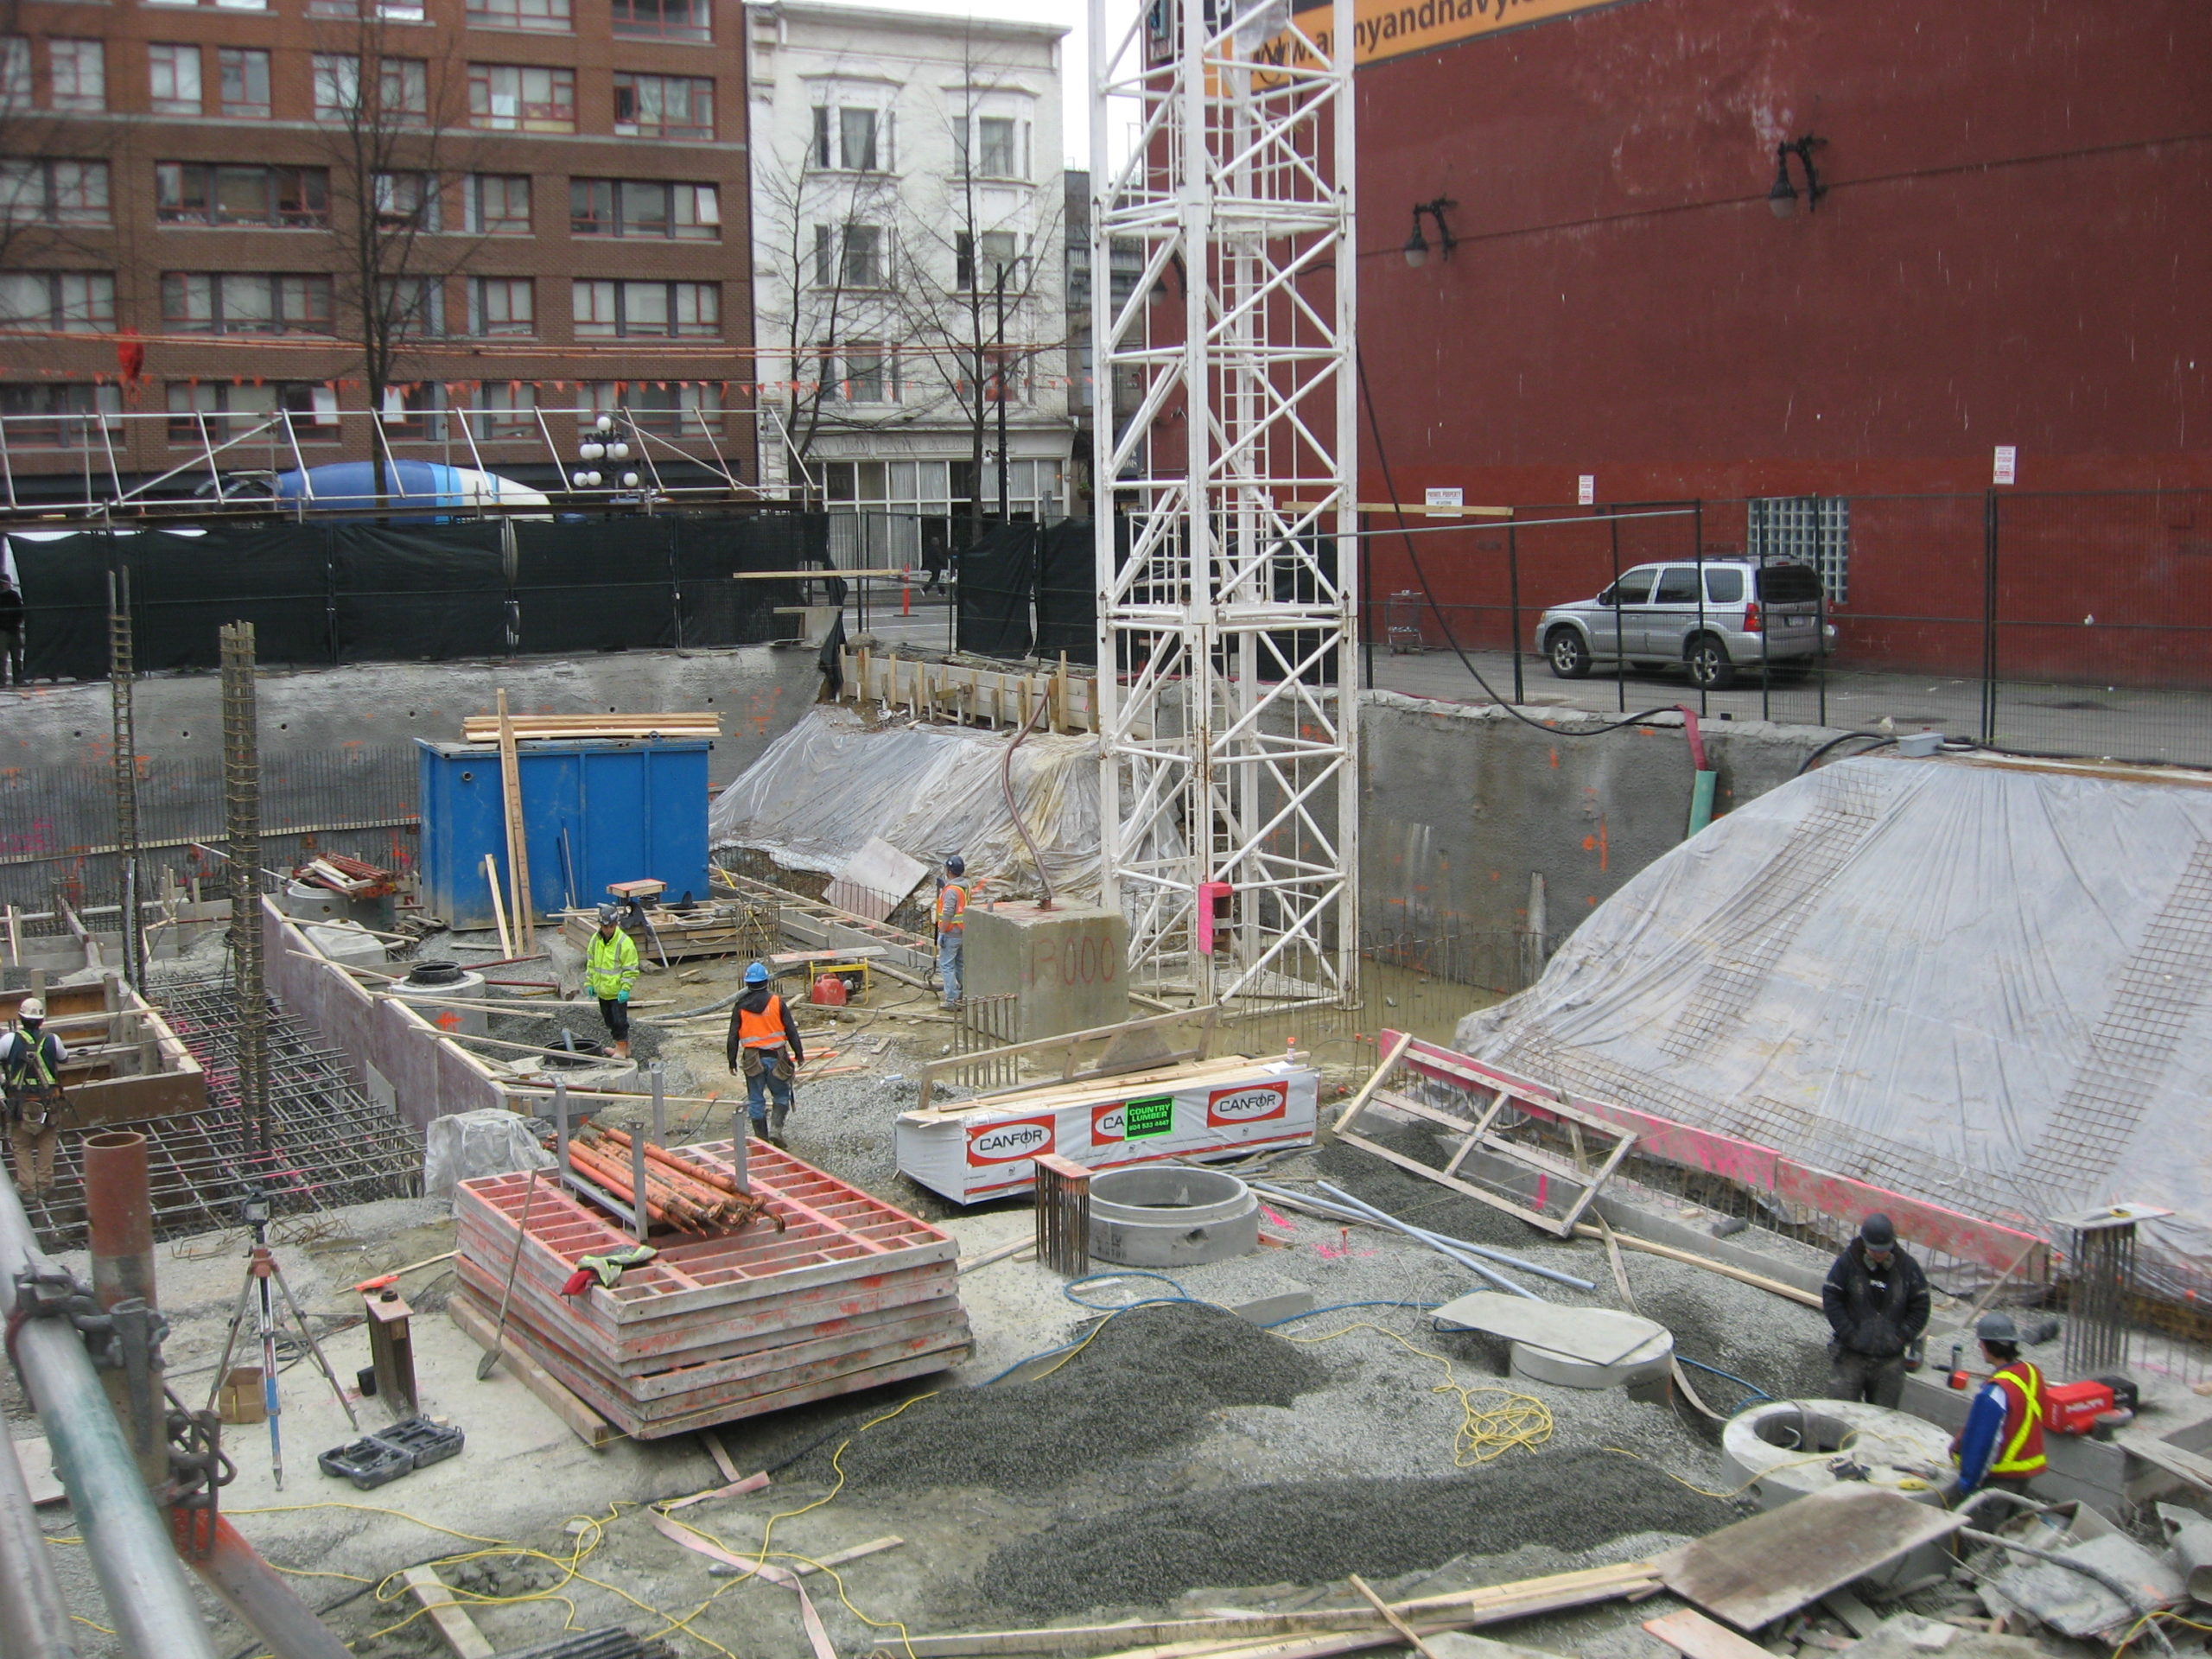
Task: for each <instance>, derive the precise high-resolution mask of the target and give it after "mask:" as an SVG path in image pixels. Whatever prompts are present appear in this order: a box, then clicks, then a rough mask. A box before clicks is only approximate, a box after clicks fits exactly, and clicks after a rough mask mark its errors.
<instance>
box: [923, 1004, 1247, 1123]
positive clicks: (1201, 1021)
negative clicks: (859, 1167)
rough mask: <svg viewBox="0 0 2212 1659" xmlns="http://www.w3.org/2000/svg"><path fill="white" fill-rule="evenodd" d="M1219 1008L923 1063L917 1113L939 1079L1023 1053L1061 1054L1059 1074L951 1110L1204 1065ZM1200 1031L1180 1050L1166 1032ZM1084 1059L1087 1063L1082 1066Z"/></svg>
mask: <svg viewBox="0 0 2212 1659" xmlns="http://www.w3.org/2000/svg"><path fill="white" fill-rule="evenodd" d="M1220 1014H1221V1005H1220V1004H1219V1003H1218V1002H1210V1003H1208V1004H1207V1005H1206V1006H1205V1007H1202V1008H1184V1009H1179V1010H1178V1011H1177V1012H1175V1013H1173V1014H1148V1015H1147V1016H1146V1017H1145V1018H1143V1019H1141V1020H1123V1021H1122V1023H1121V1024H1119V1025H1113V1026H1096V1027H1092V1028H1091V1029H1090V1030H1088V1031H1068V1032H1062V1033H1060V1034H1059V1035H1058V1036H1057V1037H1038V1038H1033V1039H1031V1040H1029V1041H1028V1042H1026V1043H1005V1044H1001V1046H998V1047H997V1048H994V1049H989V1050H987V1051H985V1052H982V1053H979V1054H955V1055H951V1056H949V1057H947V1058H943V1059H936V1060H928V1061H925V1062H924V1063H923V1065H922V1088H921V1093H920V1095H919V1096H918V1097H917V1098H916V1101H915V1103H914V1109H915V1110H916V1111H927V1110H929V1109H931V1107H930V1096H931V1095H932V1094H933V1093H934V1092H935V1085H936V1084H938V1081H939V1080H940V1079H957V1077H959V1074H960V1072H961V1071H962V1069H963V1067H966V1066H970V1065H978V1064H982V1063H983V1062H985V1061H992V1062H998V1061H1004V1060H1006V1059H1009V1058H1016V1057H1019V1056H1021V1055H1025V1054H1049V1053H1051V1052H1052V1051H1053V1050H1055V1049H1058V1050H1059V1051H1061V1058H1060V1075H1059V1076H1058V1077H1051V1078H1045V1079H1041V1080H1040V1081H1039V1082H1036V1083H1029V1084H1021V1085H1020V1086H1019V1087H1017V1088H1013V1089H1001V1090H995V1091H994V1092H993V1093H992V1094H991V1095H989V1096H982V1097H980V1098H978V1099H976V1100H969V1101H963V1102H962V1103H960V1106H959V1107H957V1108H953V1109H956V1110H957V1109H962V1108H966V1107H972V1106H977V1105H982V1104H983V1103H985V1102H986V1101H989V1102H993V1103H997V1102H1002V1101H1003V1100H1004V1099H1005V1097H1006V1096H1009V1095H1018V1094H1022V1093H1025V1092H1027V1091H1029V1090H1046V1089H1054V1088H1058V1087H1059V1086H1061V1085H1062V1084H1084V1083H1086V1082H1093V1081H1096V1080H1097V1079H1100V1078H1104V1077H1134V1076H1135V1074H1136V1073H1137V1072H1138V1071H1141V1070H1144V1069H1146V1068H1151V1067H1162V1066H1171V1065H1185V1064H1186V1063H1187V1064H1196V1065H1204V1064H1205V1060H1206V1057H1207V1056H1208V1055H1209V1054H1210V1053H1211V1052H1213V1039H1214V1028H1215V1026H1216V1024H1217V1021H1218V1020H1219V1018H1220ZM1194 1024H1195V1025H1197V1026H1198V1035H1197V1037H1196V1038H1195V1039H1184V1040H1187V1041H1190V1042H1191V1044H1192V1046H1190V1047H1189V1048H1185V1049H1177V1048H1174V1047H1173V1045H1172V1042H1171V1039H1169V1037H1168V1035H1167V1033H1169V1032H1170V1031H1175V1030H1181V1029H1184V1028H1186V1027H1190V1026H1192V1025H1194ZM1086 1056H1088V1057H1089V1058H1090V1064H1089V1065H1080V1064H1079V1063H1078V1062H1079V1061H1081V1060H1082V1059H1084V1058H1085V1057H1086Z"/></svg>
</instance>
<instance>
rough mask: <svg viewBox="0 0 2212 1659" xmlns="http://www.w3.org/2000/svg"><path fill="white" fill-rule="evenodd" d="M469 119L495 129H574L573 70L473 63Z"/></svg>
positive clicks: (470, 72) (480, 125)
mask: <svg viewBox="0 0 2212 1659" xmlns="http://www.w3.org/2000/svg"><path fill="white" fill-rule="evenodd" d="M468 119H469V124H471V125H472V126H478V127H486V128H489V129H491V130H493V131H495V132H574V131H575V130H576V72H575V70H573V69H544V68H531V67H526V66H524V65H519V64H512V63H472V64H470V65H469V66H468Z"/></svg>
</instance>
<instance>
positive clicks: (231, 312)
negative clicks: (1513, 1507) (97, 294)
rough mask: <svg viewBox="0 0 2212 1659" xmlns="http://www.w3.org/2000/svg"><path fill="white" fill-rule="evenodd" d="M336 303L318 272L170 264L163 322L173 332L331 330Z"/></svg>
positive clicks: (164, 288) (328, 284) (165, 274)
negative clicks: (187, 267) (287, 272)
mask: <svg viewBox="0 0 2212 1659" xmlns="http://www.w3.org/2000/svg"><path fill="white" fill-rule="evenodd" d="M336 320H337V309H336V306H335V303H334V299H333V296H332V292H331V279H330V278H329V277H327V276H323V275H321V274H319V273H316V272H311V271H302V272H299V273H296V274H294V275H289V276H287V275H283V274H281V273H279V274H269V273H265V272H260V271H238V270H222V271H203V270H165V271H163V272H162V329H163V331H164V332H165V333H168V334H331V333H333V332H334V329H335V327H336Z"/></svg>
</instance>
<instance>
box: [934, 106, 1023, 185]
mask: <svg viewBox="0 0 2212 1659" xmlns="http://www.w3.org/2000/svg"><path fill="white" fill-rule="evenodd" d="M952 148H953V153H954V155H955V157H956V158H957V166H958V168H959V169H960V171H961V173H962V174H963V175H964V176H966V177H969V178H977V179H1027V177H1028V176H1029V166H1028V162H1029V125H1028V123H1027V122H1025V121H1017V120H1016V119H1014V117H1012V116H1010V115H977V116H962V117H961V118H958V119H957V120H956V121H954V122H953V124H952Z"/></svg>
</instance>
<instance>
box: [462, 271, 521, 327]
mask: <svg viewBox="0 0 2212 1659" xmlns="http://www.w3.org/2000/svg"><path fill="white" fill-rule="evenodd" d="M468 332H469V333H470V334H480V335H484V336H486V337H493V336H498V335H503V334H536V333H537V289H536V285H535V284H534V283H532V282H531V278H529V277H470V278H469V279H468Z"/></svg>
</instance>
